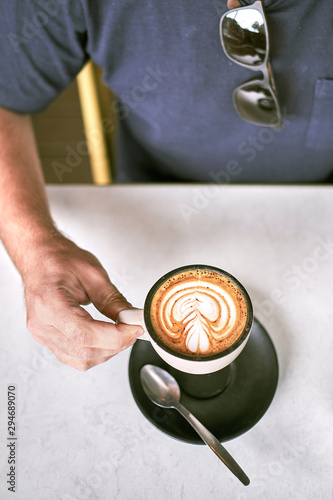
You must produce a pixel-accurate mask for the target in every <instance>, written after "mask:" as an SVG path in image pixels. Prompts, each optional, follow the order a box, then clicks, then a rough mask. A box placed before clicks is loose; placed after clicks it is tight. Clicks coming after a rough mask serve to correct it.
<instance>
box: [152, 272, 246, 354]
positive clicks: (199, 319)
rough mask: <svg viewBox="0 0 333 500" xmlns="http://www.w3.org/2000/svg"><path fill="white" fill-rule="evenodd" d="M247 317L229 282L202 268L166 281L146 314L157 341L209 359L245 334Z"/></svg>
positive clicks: (235, 288) (238, 294)
mask: <svg viewBox="0 0 333 500" xmlns="http://www.w3.org/2000/svg"><path fill="white" fill-rule="evenodd" d="M248 314H249V311H248V307H247V301H246V300H245V297H244V294H243V292H242V290H241V289H240V288H239V287H238V286H237V285H236V284H235V283H234V282H233V281H232V279H230V277H228V275H226V276H224V275H223V274H220V273H218V272H215V271H213V270H211V269H204V268H202V269H201V268H193V269H187V270H185V271H182V272H179V273H178V274H175V275H173V276H170V277H169V278H168V279H166V281H164V282H163V283H162V284H161V285H160V286H159V287H158V288H157V290H156V291H155V292H154V295H153V297H152V300H151V303H150V311H149V315H150V321H151V325H152V328H153V330H154V333H155V335H156V336H157V337H158V338H159V339H160V341H161V342H162V343H163V344H164V345H165V346H167V347H168V348H169V349H171V350H172V351H174V352H176V353H178V354H180V355H187V356H193V357H208V356H212V355H215V354H219V353H221V352H223V351H225V350H227V349H228V348H230V347H231V346H233V345H234V344H235V343H236V342H237V341H238V340H239V338H240V337H241V335H242V333H243V332H244V329H245V327H246V324H247V320H248ZM250 314H251V313H250Z"/></svg>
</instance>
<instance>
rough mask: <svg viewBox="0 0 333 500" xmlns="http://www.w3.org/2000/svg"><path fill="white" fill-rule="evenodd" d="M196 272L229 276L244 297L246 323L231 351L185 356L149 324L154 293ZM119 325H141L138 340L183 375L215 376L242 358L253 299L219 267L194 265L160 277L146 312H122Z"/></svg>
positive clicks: (150, 295)
mask: <svg viewBox="0 0 333 500" xmlns="http://www.w3.org/2000/svg"><path fill="white" fill-rule="evenodd" d="M196 269H204V270H209V271H213V272H215V273H218V274H220V275H223V276H225V277H227V278H228V279H229V280H230V281H232V282H233V283H234V284H235V285H236V287H238V289H239V290H240V291H241V292H242V295H243V297H244V299H245V301H246V305H247V321H246V324H245V326H244V329H243V332H242V334H241V335H240V336H239V338H238V340H237V341H236V342H235V343H234V344H232V345H231V346H230V347H229V348H228V349H226V350H224V351H221V352H219V353H218V354H214V355H211V356H206V357H200V356H192V355H185V354H181V353H178V352H176V351H173V350H171V349H170V348H168V347H167V346H166V345H165V344H164V343H163V341H162V340H161V339H160V338H159V337H158V336H157V335H156V334H155V332H154V330H153V328H152V325H151V321H150V305H151V301H152V298H153V296H154V294H155V293H156V291H157V290H158V289H159V288H160V286H161V285H162V284H163V283H164V282H165V281H167V280H168V279H170V278H171V277H172V276H174V275H176V274H178V273H182V272H186V271H189V270H196ZM117 323H126V324H129V325H140V326H142V328H143V330H144V333H143V335H142V336H141V337H139V340H145V341H149V342H150V343H151V345H152V347H153V348H154V349H155V351H156V352H157V354H158V355H159V356H160V357H161V358H162V359H163V360H164V361H165V362H166V363H168V364H169V365H170V366H172V367H173V368H176V369H177V370H180V371H182V372H186V373H191V374H196V375H203V374H208V373H213V372H215V371H218V370H221V369H222V368H225V367H226V366H228V365H229V364H230V363H231V362H232V361H234V360H235V359H236V358H237V356H239V354H240V353H241V352H242V350H243V349H244V347H245V345H246V343H247V341H248V339H249V336H250V332H251V327H252V323H253V311H252V303H251V299H250V297H249V295H248V293H247V292H246V290H245V288H244V287H243V286H242V285H241V283H239V281H238V280H237V279H236V278H234V277H233V276H231V275H230V274H229V273H227V272H226V271H222V270H221V269H218V268H216V267H212V266H204V265H191V266H184V267H181V268H178V269H174V270H173V271H170V273H168V274H166V275H165V276H162V278H160V279H159V280H158V281H157V282H156V283H155V284H154V285H153V286H152V288H151V289H150V291H149V292H148V294H147V298H146V301H145V305H144V309H125V310H123V311H121V312H120V313H119V315H118V319H117Z"/></svg>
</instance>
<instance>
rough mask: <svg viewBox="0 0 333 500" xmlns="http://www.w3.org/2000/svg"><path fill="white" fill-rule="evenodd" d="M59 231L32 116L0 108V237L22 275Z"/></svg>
mask: <svg viewBox="0 0 333 500" xmlns="http://www.w3.org/2000/svg"><path fill="white" fill-rule="evenodd" d="M56 233H57V232H56V229H55V227H54V224H53V221H52V218H51V215H50V211H49V208H48V202H47V198H46V193H45V187H44V179H43V174H42V170H41V165H40V160H39V157H38V153H37V148H36V144H35V139H34V134H33V130H32V125H31V121H30V118H29V117H27V116H19V115H16V114H14V113H11V112H8V111H6V110H3V109H1V108H0V238H1V239H2V241H3V243H4V245H5V247H6V249H7V251H8V253H9V255H10V256H11V258H12V260H13V262H14V264H15V265H16V267H17V268H18V270H19V272H21V274H22V273H24V269H25V266H26V259H29V258H30V257H29V254H30V250H32V248H33V249H34V251H35V250H36V248H38V246H39V245H40V244H41V245H42V244H43V242H44V241H46V240H48V241H49V240H50V237H51V238H52V234H54V235H55V234H56Z"/></svg>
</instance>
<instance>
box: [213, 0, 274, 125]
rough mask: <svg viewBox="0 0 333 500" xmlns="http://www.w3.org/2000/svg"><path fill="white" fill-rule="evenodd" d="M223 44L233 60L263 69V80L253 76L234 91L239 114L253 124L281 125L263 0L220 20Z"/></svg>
mask: <svg viewBox="0 0 333 500" xmlns="http://www.w3.org/2000/svg"><path fill="white" fill-rule="evenodd" d="M220 35H221V43H222V47H223V50H224V52H225V54H226V55H227V56H228V57H229V59H231V60H232V61H233V62H235V63H237V64H239V65H240V66H244V67H245V68H248V69H251V70H252V71H261V72H262V73H263V79H260V78H256V77H255V78H254V79H251V80H249V81H247V82H245V83H243V84H242V85H240V86H239V87H237V88H236V89H235V90H234V92H233V102H234V106H235V109H236V111H237V113H238V114H239V116H240V117H241V118H243V120H246V121H248V122H250V123H254V124H256V125H263V126H265V127H274V128H277V129H281V128H282V113H281V109H280V105H279V102H278V98H277V95H276V88H275V83H274V78H273V74H272V69H271V66H270V63H269V40H268V26H267V21H266V17H265V13H264V9H263V5H262V2H261V0H257V1H256V2H254V3H253V4H252V5H248V6H246V7H239V8H236V9H231V10H229V11H228V12H226V13H225V14H224V15H223V16H222V18H221V21H220Z"/></svg>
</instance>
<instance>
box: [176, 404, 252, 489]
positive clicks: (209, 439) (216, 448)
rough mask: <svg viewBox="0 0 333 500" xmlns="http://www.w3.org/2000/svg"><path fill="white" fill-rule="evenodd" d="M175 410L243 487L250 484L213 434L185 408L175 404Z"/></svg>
mask: <svg viewBox="0 0 333 500" xmlns="http://www.w3.org/2000/svg"><path fill="white" fill-rule="evenodd" d="M174 407H175V408H176V410H178V411H179V413H181V415H183V417H184V418H186V420H187V421H188V422H189V423H190V424H191V425H192V427H193V429H194V430H195V431H196V432H197V433H198V434H199V436H200V437H201V438H202V440H203V441H204V442H205V443H206V444H208V446H209V447H210V448H211V449H212V450H213V452H214V453H216V455H217V456H218V457H219V459H220V460H222V462H223V463H224V464H225V465H226V466H227V467H228V468H229V469H230V470H231V472H232V473H233V474H235V476H236V477H237V478H238V479H239V480H240V481H241V482H242V483H243V484H245V486H247V485H248V484H250V480H249V478H248V477H247V475H246V474H245V472H244V471H243V469H241V467H240V466H239V465H238V463H237V462H236V460H234V459H233V458H232V456H231V455H230V453H229V452H228V451H227V450H226V449H225V448H224V446H222V444H221V443H220V441H218V440H217V439H216V437H215V436H213V434H212V433H211V432H210V431H209V430H208V429H206V427H205V426H204V425H202V423H201V422H199V420H198V419H197V418H196V417H195V416H194V415H192V413H191V412H189V411H188V409H187V408H185V407H184V406H183V405H182V404H180V403H177V405H175V406H174Z"/></svg>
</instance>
